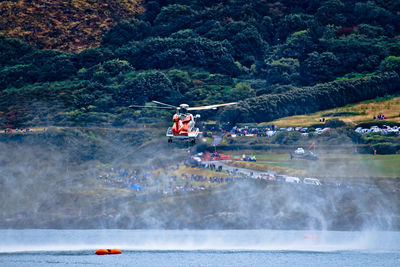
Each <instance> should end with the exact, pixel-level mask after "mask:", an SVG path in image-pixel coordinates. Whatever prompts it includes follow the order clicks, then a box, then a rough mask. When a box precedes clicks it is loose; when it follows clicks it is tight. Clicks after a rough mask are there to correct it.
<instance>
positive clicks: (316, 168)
mask: <svg viewBox="0 0 400 267" xmlns="http://www.w3.org/2000/svg"><path fill="white" fill-rule="evenodd" d="M255 155H256V158H257V163H256V164H257V165H259V166H260V167H259V168H262V169H273V167H274V166H275V167H283V168H288V169H295V170H298V171H299V172H301V173H304V172H305V173H306V174H307V175H309V176H318V177H392V178H394V177H397V178H400V155H398V154H395V155H376V156H374V155H368V154H320V155H319V157H320V160H318V161H308V160H301V159H297V160H291V159H290V155H289V154H273V153H260V154H257V153H256V154H255Z"/></svg>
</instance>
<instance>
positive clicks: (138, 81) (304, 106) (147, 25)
mask: <svg viewBox="0 0 400 267" xmlns="http://www.w3.org/2000/svg"><path fill="white" fill-rule="evenodd" d="M6 2H7V3H8V5H9V6H10V5H11V4H13V5H15V6H17V5H22V3H27V1H26V2H25V1H4V2H2V3H1V4H3V5H6V4H7V3H6ZM53 2H54V3H55V2H56V1H51V3H53ZM58 2H60V5H62V4H61V2H62V3H65V2H66V1H58ZM78 2H83V1H69V2H68V3H69V4H68V5H69V6H70V7H76V9H79V10H83V13H82V14H86V13H85V12H86V11H87V9H85V8H84V7H85V5H86V6H87V5H89V4H90V5H91V7H92V8H91V9H90V10H92V11H93V12H92V11H91V12H88V14H87V16H88V17H87V18H88V20H87V21H91V20H90V19H89V18H93V21H94V22H93V24H90V23H89V24H85V25H87V27H86V28H85V31H86V33H81V35H79V36H78V35H71V34H72V33H70V30H69V29H70V28H67V27H66V28H62V30H60V31H61V33H62V36H65V38H67V39H68V40H70V39H71V38H72V39H76V42H75V43H74V47H75V48H76V47H79V44H82V46H81V47H84V46H85V45H86V44H88V40H89V39H88V38H89V37H90V36H93V35H95V36H97V37H98V36H100V35H101V28H100V27H98V26H99V25H102V23H103V22H104V21H106V17H107V18H111V19H112V20H113V21H116V20H117V19H116V17H118V18H124V20H122V19H121V20H120V21H119V22H118V23H117V24H115V26H113V27H112V28H111V29H110V30H108V31H107V32H105V34H104V36H103V38H102V39H101V42H100V45H99V46H98V47H95V48H90V49H86V50H83V51H80V52H79V53H78V52H60V51H56V50H41V49H38V48H44V47H47V48H48V47H53V46H51V45H50V44H51V43H52V42H54V44H56V47H61V46H62V45H65V46H63V49H71V47H72V45H70V44H72V43H70V42H69V41H66V39H62V38H61V37H58V35H57V36H56V37H55V36H53V37H54V38H53V37H51V36H50V37H46V35H43V38H44V39H43V40H44V41H45V42H46V45H40V44H39V43H37V44H36V46H32V45H29V44H27V43H26V42H22V41H21V40H16V39H8V38H5V37H0V125H1V127H16V126H21V125H38V124H41V125H43V124H44V125H48V124H51V125H53V124H58V125H76V124H79V125H90V124H96V125H99V124H106V125H111V124H112V125H129V124H132V123H134V122H135V121H146V120H147V121H154V118H158V119H160V120H164V118H163V116H165V117H168V118H169V117H170V115H171V114H169V113H168V112H162V113H158V112H157V113H154V112H152V111H149V110H146V111H144V110H143V111H133V110H129V109H128V108H127V106H129V105H130V104H140V105H143V104H146V103H148V102H150V101H151V100H158V101H164V102H167V103H170V104H179V103H188V104H189V105H200V104H216V103H223V102H228V101H243V102H241V104H240V105H239V106H237V107H231V108H230V109H227V110H226V111H225V112H224V113H222V114H218V116H217V117H215V119H219V118H222V119H223V120H225V121H229V122H232V123H235V122H237V121H243V122H246V121H255V122H260V121H269V120H272V119H276V118H279V117H282V116H288V115H295V114H303V113H306V112H314V111H317V110H321V109H326V108H332V107H336V106H340V105H345V104H347V103H354V102H358V101H361V100H365V99H368V98H374V97H376V96H383V95H385V94H398V93H399V92H400V85H399V76H398V75H399V73H400V38H399V36H400V3H399V2H398V1H382V0H375V1H361V0H349V1H340V0H313V1H288V0H282V1H272V0H214V1H208V0H192V1H189V0H149V1H143V2H138V1H93V2H90V1H85V3H86V4H85V5H82V6H79V7H78V6H77V3H78ZM32 3H33V4H32V5H31V6H32V7H33V6H38V5H40V4H44V3H48V2H46V1H34V2H32ZM49 3H50V1H49ZM117 3H119V5H117ZM140 3H141V4H142V6H139V4H140ZM64 5H65V4H64ZM124 7H126V8H124ZM128 7H131V8H128ZM46 8H51V6H48V7H46ZM96 8H97V9H98V10H100V11H96V12H97V13H96V12H94V10H97V9H96ZM2 10H3V9H2ZM40 10H41V11H40V12H43V11H44V10H45V8H43V9H40ZM55 10H59V9H55ZM60 10H64V11H62V12H64V13H65V12H67V13H68V11H67V10H69V9H68V8H67V9H60ZM85 10H86V11H85ZM141 11H143V12H141ZM2 12H3V13H2V14H5V13H4V11H2ZM32 12H33V13H34V14H42V15H40V16H41V17H46V16H45V15H44V14H43V13H40V12H39V13H36V11H33V10H32ZM60 12H61V11H60ZM64 13H57V12H53V13H52V14H53V15H54V17H53V19H54V20H57V21H60V22H61V21H62V20H61V17H63V16H64V15H65V14H64ZM56 14H59V16H58V15H56ZM79 14H80V13H79ZM107 14H108V15H107ZM117 14H119V15H118V16H117ZM106 15H107V16H106ZM7 16H8V17H9V19H7V21H9V22H10V23H12V22H13V21H16V20H17V19H18V16H17V15H16V14H14V13H10V12H9V13H7V15H6V16H4V15H2V16H1V18H2V20H4V19H5V17H7ZM28 17H29V16H28ZM72 17H74V16H72ZM51 18H52V16H50V15H49V16H47V17H46V19H45V20H43V21H44V23H46V21H47V20H49V21H52V19H51ZM103 19H104V20H103ZM85 21H86V20H85ZM35 23H36V22H35ZM38 23H39V22H38ZM49 23H50V22H49ZM104 23H105V22H104ZM30 24H32V25H34V23H33V22H32V23H30ZM39 24H40V23H39ZM111 24H112V23H111ZM111 24H110V25H111ZM4 25H5V24H4V23H3V24H2V26H1V27H3V28H4ZM13 25H14V27H15V29H14V28H12V29H14V32H15V33H16V34H17V33H18V34H22V33H24V31H25V29H22V28H16V26H15V25H17V24H13ZM18 25H19V24H18ZM61 25H63V24H62V23H61ZM79 25H80V24H79ZM95 25H97V26H96V27H97V28H96V27H95ZM3 28H2V29H3ZM78 28H79V27H78ZM9 29H11V28H9ZM31 30H32V29H31ZM10 32H11V31H10ZM18 36H19V37H20V38H22V37H21V36H22V35H18ZM97 37H96V38H97ZM24 38H25V39H24ZM24 38H22V39H24V40H26V41H31V40H39V39H37V38H36V39H35V38H34V34H32V31H31V32H28V33H27V35H26V37H24ZM29 38H34V39H29ZM52 38H53V39H52ZM90 38H92V37H90ZM93 38H94V37H93ZM72 39H71V40H72ZM52 40H53V41H52ZM95 40H98V39H95ZM37 42H39V41H37ZM94 43H96V42H95V41H94V42H93V43H91V44H94ZM75 44H76V45H75ZM68 45H69V46H68ZM67 46H68V47H67ZM214 114H215V113H214V112H209V113H204V114H203V118H209V117H210V116H214Z"/></svg>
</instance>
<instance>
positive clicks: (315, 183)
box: [303, 178, 321, 185]
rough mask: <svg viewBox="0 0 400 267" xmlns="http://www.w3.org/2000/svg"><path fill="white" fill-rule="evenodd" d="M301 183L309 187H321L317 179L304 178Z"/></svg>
mask: <svg viewBox="0 0 400 267" xmlns="http://www.w3.org/2000/svg"><path fill="white" fill-rule="evenodd" d="M303 183H304V184H311V185H321V182H320V181H319V180H318V179H317V178H304V180H303Z"/></svg>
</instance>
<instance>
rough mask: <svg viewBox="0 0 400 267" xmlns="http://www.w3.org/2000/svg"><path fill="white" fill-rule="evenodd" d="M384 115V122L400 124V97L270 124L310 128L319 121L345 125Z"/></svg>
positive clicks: (365, 102) (283, 119)
mask: <svg viewBox="0 0 400 267" xmlns="http://www.w3.org/2000/svg"><path fill="white" fill-rule="evenodd" d="M379 114H383V115H385V117H386V118H387V119H386V121H393V122H398V123H400V97H393V98H389V99H386V98H377V99H374V100H367V101H364V102H361V103H358V104H353V105H347V106H344V107H339V108H334V109H328V110H323V111H319V112H316V113H313V114H309V115H297V116H290V117H285V118H282V119H279V120H275V121H273V122H271V123H273V124H275V125H277V126H278V127H296V126H303V127H306V126H310V125H313V124H318V123H319V119H320V118H322V117H324V118H325V119H331V118H337V119H340V120H343V121H344V122H347V123H361V122H368V121H371V120H372V119H373V117H374V116H377V115H379Z"/></svg>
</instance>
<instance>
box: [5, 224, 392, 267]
mask: <svg viewBox="0 0 400 267" xmlns="http://www.w3.org/2000/svg"><path fill="white" fill-rule="evenodd" d="M100 248H106V249H107V248H110V249H111V248H118V249H120V250H122V254H120V255H103V256H99V255H95V251H96V250H97V249H100ZM0 266H400V232H381V231H362V232H340V231H275V230H274V231H273V230H106V229H103V230H0Z"/></svg>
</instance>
